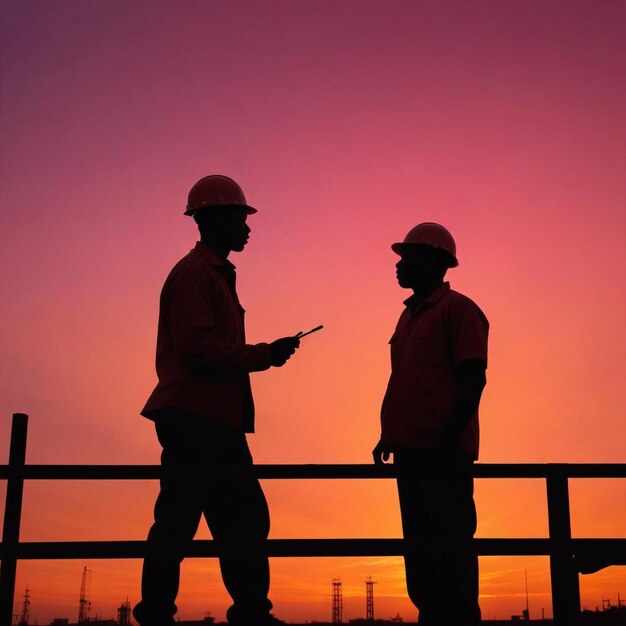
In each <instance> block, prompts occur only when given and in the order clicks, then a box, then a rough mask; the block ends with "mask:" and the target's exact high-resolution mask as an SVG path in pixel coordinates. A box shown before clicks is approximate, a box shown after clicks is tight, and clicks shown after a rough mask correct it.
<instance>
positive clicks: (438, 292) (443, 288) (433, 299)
mask: <svg viewBox="0 0 626 626" xmlns="http://www.w3.org/2000/svg"><path fill="white" fill-rule="evenodd" d="M448 291H450V283H449V282H445V283H442V284H441V285H439V287H437V289H435V291H433V292H432V293H431V294H430V295H429V296H428V298H426V300H424V302H423V303H422V306H424V305H429V306H431V305H433V304H435V303H437V302H439V300H441V298H443V297H444V296H445V295H446V293H448ZM415 300H416V298H415V294H413V295H412V296H411V297H410V298H407V299H406V300H405V301H404V304H405V306H408V307H409V308H410V309H415V308H416V303H415Z"/></svg>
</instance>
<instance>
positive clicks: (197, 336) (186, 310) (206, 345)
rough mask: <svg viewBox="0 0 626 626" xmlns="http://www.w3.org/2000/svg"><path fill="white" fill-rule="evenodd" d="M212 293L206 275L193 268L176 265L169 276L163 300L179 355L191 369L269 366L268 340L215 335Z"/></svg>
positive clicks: (238, 369)
mask: <svg viewBox="0 0 626 626" xmlns="http://www.w3.org/2000/svg"><path fill="white" fill-rule="evenodd" d="M214 293H215V292H214V290H213V289H211V285H207V281H206V277H205V276H202V275H201V274H200V273H198V272H195V271H193V268H179V271H177V272H176V273H175V274H173V275H172V276H171V277H170V281H169V284H168V286H167V293H164V300H165V302H164V303H162V304H163V305H164V306H165V308H166V309H167V315H168V317H169V327H170V329H171V333H172V343H173V345H174V348H175V350H176V352H177V353H178V354H179V357H180V359H181V360H182V361H183V362H184V363H185V364H186V365H187V366H188V367H190V368H192V369H200V370H202V369H206V370H210V371H213V372H224V373H234V372H258V371H262V370H266V369H268V368H269V367H270V366H271V350H270V346H269V344H267V343H259V344H243V343H241V344H238V343H235V342H228V341H225V340H224V338H222V337H220V336H218V334H217V333H216V331H215V315H216V302H215V296H214ZM233 314H235V313H234V312H233ZM236 314H238V311H237V312H236Z"/></svg>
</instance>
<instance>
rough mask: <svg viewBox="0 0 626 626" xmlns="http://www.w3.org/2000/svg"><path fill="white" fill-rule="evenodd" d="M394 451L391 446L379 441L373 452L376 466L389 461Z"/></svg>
mask: <svg viewBox="0 0 626 626" xmlns="http://www.w3.org/2000/svg"><path fill="white" fill-rule="evenodd" d="M391 452H392V450H391V448H390V447H389V446H386V445H385V444H384V443H382V442H381V441H379V442H378V443H377V444H376V447H375V448H374V449H373V450H372V456H373V457H374V463H375V464H376V465H382V464H383V463H386V462H387V461H388V460H389V455H390V454H391Z"/></svg>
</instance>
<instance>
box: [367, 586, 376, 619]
mask: <svg viewBox="0 0 626 626" xmlns="http://www.w3.org/2000/svg"><path fill="white" fill-rule="evenodd" d="M375 584H376V581H374V580H372V577H371V576H370V577H369V578H368V579H367V580H366V581H365V619H366V620H367V621H368V622H373V621H374V585H375Z"/></svg>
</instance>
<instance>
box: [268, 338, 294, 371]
mask: <svg viewBox="0 0 626 626" xmlns="http://www.w3.org/2000/svg"><path fill="white" fill-rule="evenodd" d="M299 347H300V340H299V339H298V338H297V337H282V338H281V339H277V340H276V341H273V342H272V343H271V344H270V350H271V351H272V365H273V366H274V367H282V366H283V365H284V364H285V363H287V361H288V360H289V357H290V356H291V355H292V354H293V353H294V352H295V351H296V349H297V348H299Z"/></svg>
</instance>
